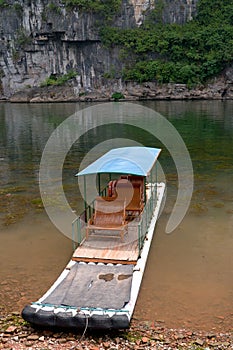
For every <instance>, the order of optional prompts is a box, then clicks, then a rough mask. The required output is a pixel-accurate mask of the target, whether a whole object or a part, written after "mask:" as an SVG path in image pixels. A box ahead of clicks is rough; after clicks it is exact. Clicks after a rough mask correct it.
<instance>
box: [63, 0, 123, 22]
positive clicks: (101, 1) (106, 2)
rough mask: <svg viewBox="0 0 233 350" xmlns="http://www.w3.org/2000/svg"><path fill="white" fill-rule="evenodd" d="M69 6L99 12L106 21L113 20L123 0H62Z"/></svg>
mask: <svg viewBox="0 0 233 350" xmlns="http://www.w3.org/2000/svg"><path fill="white" fill-rule="evenodd" d="M62 2H63V3H64V5H65V6H66V7H67V8H77V9H79V10H82V11H85V12H95V13H99V14H100V15H101V16H102V18H103V19H104V20H105V21H111V19H112V18H113V17H114V15H116V14H117V13H118V12H119V10H120V8H121V3H122V0H62Z"/></svg>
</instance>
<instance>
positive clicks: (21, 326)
mask: <svg viewBox="0 0 233 350" xmlns="http://www.w3.org/2000/svg"><path fill="white" fill-rule="evenodd" d="M0 349H8V350H20V349H38V350H48V349H54V350H62V349H69V350H75V349H77V350H78V349H83V350H84V349H86V350H105V349H109V350H120V349H122V350H123V349H136V350H142V349H145V350H146V349H148V350H152V349H164V350H171V349H178V350H181V349H190V350H191V349H192V350H202V349H203V350H211V349H213V350H214V349H233V331H229V332H226V333H224V332H219V331H218V332H214V331H213V332H207V331H192V330H191V329H169V328H167V327H166V326H165V324H164V322H163V321H155V322H153V323H149V322H145V321H143V322H142V321H139V320H137V319H133V320H132V323H131V327H130V329H129V330H127V331H117V332H116V331H115V332H108V333H107V332H105V333H96V332H95V333H93V332H88V331H85V330H84V331H83V332H80V333H76V332H69V331H67V332H64V331H61V330H48V329H34V328H32V327H31V325H30V324H28V323H26V322H25V321H24V320H23V319H22V318H21V317H20V315H19V314H18V313H16V312H15V313H12V314H8V315H5V316H1V318H0Z"/></svg>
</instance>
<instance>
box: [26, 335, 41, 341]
mask: <svg viewBox="0 0 233 350" xmlns="http://www.w3.org/2000/svg"><path fill="white" fill-rule="evenodd" d="M38 339H39V336H38V335H37V334H31V335H29V336H28V337H27V340H33V341H35V340H38Z"/></svg>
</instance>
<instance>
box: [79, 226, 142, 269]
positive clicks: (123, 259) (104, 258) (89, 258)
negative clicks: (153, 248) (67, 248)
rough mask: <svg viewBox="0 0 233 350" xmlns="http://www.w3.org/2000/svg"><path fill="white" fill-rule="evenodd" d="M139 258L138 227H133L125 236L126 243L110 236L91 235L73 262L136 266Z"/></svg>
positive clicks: (83, 243) (81, 246) (130, 227)
mask: <svg viewBox="0 0 233 350" xmlns="http://www.w3.org/2000/svg"><path fill="white" fill-rule="evenodd" d="M137 258H138V240H137V225H131V226H129V228H128V233H127V234H126V235H125V236H124V242H119V239H117V238H113V239H111V237H110V236H104V237H101V236H98V235H96V236H95V235H94V234H93V235H90V236H89V237H88V239H85V240H84V241H83V242H82V244H81V245H80V246H79V247H78V248H77V249H76V250H75V252H74V254H73V258H72V259H73V260H75V261H84V262H103V263H120V264H136V261H137Z"/></svg>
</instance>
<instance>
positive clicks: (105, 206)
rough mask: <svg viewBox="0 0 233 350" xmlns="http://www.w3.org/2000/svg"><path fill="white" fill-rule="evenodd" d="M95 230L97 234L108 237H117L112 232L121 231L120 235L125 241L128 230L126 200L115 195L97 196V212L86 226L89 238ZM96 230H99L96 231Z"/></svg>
mask: <svg viewBox="0 0 233 350" xmlns="http://www.w3.org/2000/svg"><path fill="white" fill-rule="evenodd" d="M93 230H94V231H95V235H101V236H102V235H103V234H104V231H109V232H111V234H109V232H108V233H107V232H106V233H105V236H106V237H116V234H114V235H113V233H112V232H114V231H115V232H119V233H120V235H119V237H120V238H121V240H122V241H123V238H124V234H125V232H126V231H127V223H126V212H125V202H124V201H123V200H119V199H116V198H114V197H97V198H96V200H95V212H94V215H93V216H92V218H91V219H90V220H89V221H88V224H87V226H86V238H87V239H88V237H89V234H90V231H93ZM96 231H99V232H98V233H96Z"/></svg>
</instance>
